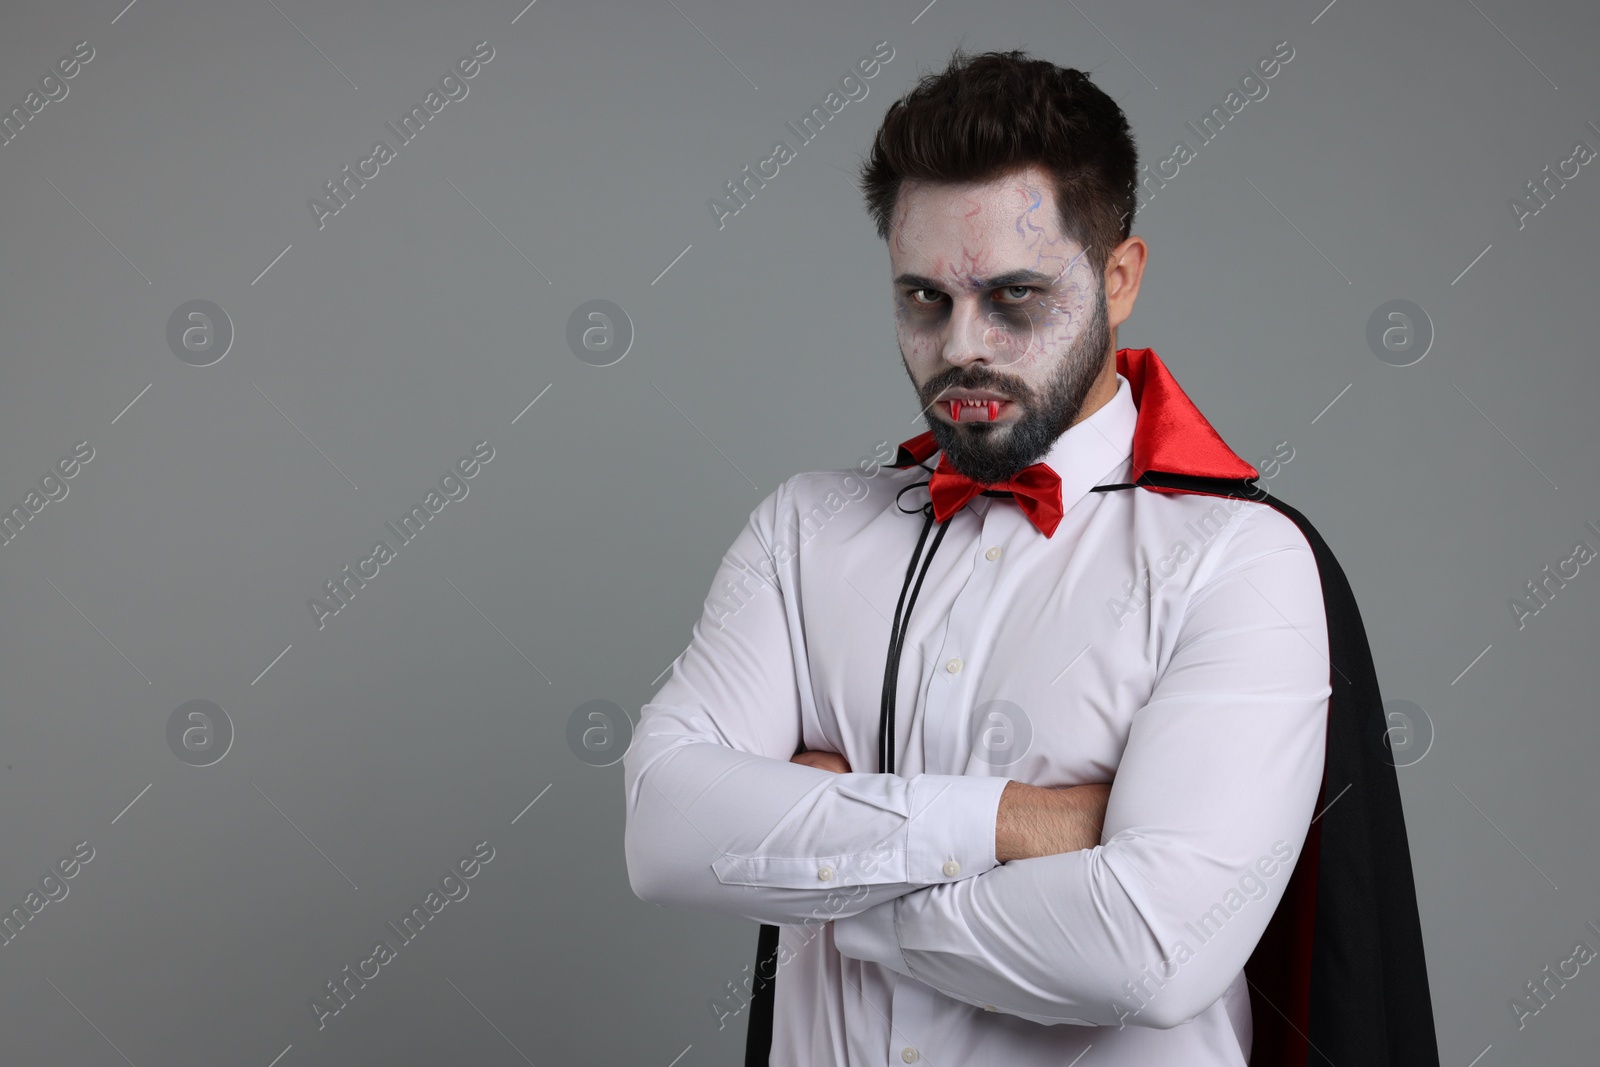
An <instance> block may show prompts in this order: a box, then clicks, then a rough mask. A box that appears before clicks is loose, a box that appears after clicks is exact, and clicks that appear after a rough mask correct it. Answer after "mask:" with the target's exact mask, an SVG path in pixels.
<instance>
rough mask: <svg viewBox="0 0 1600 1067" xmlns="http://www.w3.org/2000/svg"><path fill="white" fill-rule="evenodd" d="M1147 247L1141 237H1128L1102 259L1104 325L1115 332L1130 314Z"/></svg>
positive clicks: (1137, 290)
mask: <svg viewBox="0 0 1600 1067" xmlns="http://www.w3.org/2000/svg"><path fill="white" fill-rule="evenodd" d="M1149 252H1150V247H1149V246H1148V245H1146V244H1145V243H1144V238H1142V237H1139V236H1130V237H1129V238H1128V239H1127V240H1126V241H1123V242H1122V243H1121V244H1119V245H1117V247H1115V248H1113V249H1112V250H1111V252H1110V254H1109V255H1107V256H1106V273H1105V280H1104V283H1105V291H1106V325H1107V326H1108V327H1109V328H1111V329H1113V330H1115V329H1116V328H1117V327H1118V326H1120V325H1122V323H1123V322H1125V321H1127V318H1128V316H1129V315H1131V314H1133V302H1134V301H1135V300H1137V299H1138V298H1139V282H1140V281H1141V280H1142V279H1143V278H1144V264H1145V257H1146V256H1147V255H1148V254H1149Z"/></svg>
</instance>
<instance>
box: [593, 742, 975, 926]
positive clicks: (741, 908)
mask: <svg viewBox="0 0 1600 1067" xmlns="http://www.w3.org/2000/svg"><path fill="white" fill-rule="evenodd" d="M624 763H625V772H626V777H627V786H628V808H627V825H626V831H625V851H626V856H627V863H628V875H629V881H630V883H631V884H632V886H633V890H634V892H635V894H637V895H638V896H639V897H640V898H641V899H643V900H647V901H650V902H652V903H658V904H664V905H669V906H681V907H688V908H693V909H697V910H702V911H708V912H714V913H720V914H728V915H738V916H741V917H744V918H748V919H752V920H755V921H758V922H769V923H775V924H794V923H801V922H805V921H806V920H808V919H812V918H815V917H817V916H819V915H820V916H822V917H824V918H833V917H839V916H846V915H852V914H855V913H857V912H859V911H861V910H862V909H864V908H868V907H871V906H873V905H875V904H877V903H880V902H884V901H889V900H892V899H894V898H896V897H898V896H902V895H904V894H906V893H910V892H913V891H915V890H917V889H921V888H925V887H927V886H930V885H936V884H943V883H950V882H953V881H957V880H962V879H970V878H972V877H973V876H975V875H977V874H981V873H982V872H984V871H987V870H990V869H992V868H993V867H994V866H995V864H996V860H995V855H994V844H995V842H994V826H995V819H996V814H997V809H998V806H999V797H1000V792H1001V790H1002V789H1004V787H1005V783H1006V781H1007V780H1006V779H1003V778H987V777H980V776H967V775H933V774H923V775H915V776H912V777H909V778H902V777H900V776H898V775H892V774H854V773H846V774H834V773H831V772H828V771H824V770H819V769H817V768H815V767H808V766H801V765H799V764H795V763H791V762H788V761H784V760H778V759H773V758H769V757H765V756H760V755H756V754H752V753H748V752H740V751H737V750H734V749H731V748H729V747H727V746H725V745H720V744H715V743H711V742H699V741H694V740H686V739H685V738H683V737H681V736H679V737H676V738H669V737H665V736H662V734H661V733H660V732H659V731H658V732H657V733H656V734H655V736H650V735H648V734H647V733H645V732H643V727H642V725H641V733H640V736H639V737H637V738H636V739H635V742H634V745H633V746H632V747H631V748H630V749H629V751H628V754H627V756H626V758H625V760H624ZM841 895H844V897H845V898H846V899H845V900H844V903H843V904H841V903H840V901H841Z"/></svg>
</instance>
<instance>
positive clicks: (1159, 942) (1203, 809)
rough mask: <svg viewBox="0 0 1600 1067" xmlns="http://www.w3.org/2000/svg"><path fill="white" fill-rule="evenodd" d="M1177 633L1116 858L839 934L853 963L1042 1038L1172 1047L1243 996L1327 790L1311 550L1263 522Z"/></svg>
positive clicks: (943, 894) (1225, 561)
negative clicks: (1215, 1009)
mask: <svg viewBox="0 0 1600 1067" xmlns="http://www.w3.org/2000/svg"><path fill="white" fill-rule="evenodd" d="M1167 621H1168V622H1169V623H1171V624H1176V625H1178V626H1179V630H1178V636H1177V638H1176V642H1175V644H1174V646H1173V651H1172V654H1171V657H1170V660H1169V661H1168V662H1167V663H1166V665H1165V666H1164V668H1163V669H1162V671H1161V673H1160V676H1159V680H1158V681H1157V683H1156V685H1155V688H1154V690H1153V692H1152V693H1151V696H1150V698H1149V700H1148V701H1147V703H1146V704H1145V706H1144V707H1142V708H1141V709H1140V710H1139V711H1138V712H1136V713H1135V715H1134V718H1133V721H1132V725H1131V728H1130V732H1129V735H1128V739H1127V744H1126V747H1125V749H1124V751H1123V754H1122V759H1121V761H1120V763H1119V764H1118V766H1117V769H1116V772H1115V776H1114V780H1113V783H1112V789H1111V794H1110V799H1109V802H1108V805H1107V808H1106V819H1105V823H1104V826H1103V830H1102V842H1103V843H1102V844H1101V845H1099V846H1097V847H1095V848H1091V849H1085V850H1081V851H1076V852H1070V853H1063V854H1059V855H1054V856H1043V857H1036V858H1031V859H1025V860H1017V861H1013V862H1010V863H1007V864H1004V865H1001V866H998V867H996V868H994V869H993V870H990V871H989V872H987V873H985V874H983V875H981V876H980V877H977V878H971V879H965V880H962V881H959V882H956V883H954V884H950V885H938V886H932V887H929V888H926V889H923V890H919V891H917V892H914V893H911V894H908V895H902V896H900V897H898V898H897V899H894V900H890V901H887V902H885V903H875V904H873V905H871V906H870V907H868V908H866V909H864V910H862V911H860V912H859V913H857V914H856V915H854V916H852V917H845V918H841V919H839V920H836V921H835V923H834V943H835V946H836V947H837V948H838V949H839V951H840V952H841V953H843V954H845V955H847V956H852V957H855V958H858V959H865V960H870V961H873V962H876V963H880V964H882V965H884V966H886V967H889V968H892V969H894V970H896V971H898V972H900V973H902V974H905V975H908V976H910V977H913V978H915V979H916V980H917V981H919V982H922V983H925V984H927V985H929V986H932V987H933V988H935V989H937V990H939V991H940V992H942V993H944V994H945V995H947V996H950V997H952V998H955V999H957V1000H961V1001H964V1002H966V1003H969V1004H973V1005H981V1006H983V1007H985V1008H989V1009H990V1010H998V1011H1002V1012H1006V1013H1010V1014H1013V1015H1017V1016H1020V1017H1022V1018H1025V1019H1029V1020H1031V1021H1033V1022H1037V1023H1045V1024H1054V1023H1080V1024H1085V1025H1109V1026H1122V1025H1136V1026H1147V1027H1157V1028H1168V1027H1172V1026H1176V1025H1178V1024H1180V1023H1182V1022H1185V1021H1187V1020H1188V1019H1191V1018H1193V1017H1194V1016H1196V1015H1198V1014H1199V1013H1200V1012H1202V1011H1203V1010H1205V1009H1206V1008H1207V1007H1209V1006H1210V1005H1211V1004H1213V1003H1215V1002H1216V1001H1217V1000H1218V999H1219V998H1220V997H1221V996H1222V995H1223V994H1224V992H1226V990H1227V988H1228V986H1229V985H1230V984H1231V983H1232V982H1233V981H1235V980H1236V979H1237V977H1238V975H1239V972H1240V971H1241V970H1242V969H1243V967H1244V964H1245V961H1246V960H1247V959H1248V958H1249V956H1250V954H1251V952H1252V951H1253V950H1254V948H1255V946H1256V943H1257V942H1258V941H1259V940H1260V937H1261V934H1262V933H1263V931H1264V930H1265V929H1266V926H1267V923H1268V921H1269V920H1270V919H1271V917H1272V915H1273V912H1274V911H1275V910H1276V908H1277V906H1278V902H1279V900H1280V899H1281V898H1282V896H1283V893H1284V890H1285V888H1286V885H1287V883H1288V879H1289V874H1290V873H1291V872H1292V870H1293V869H1294V861H1295V860H1296V859H1298V856H1299V851H1300V846H1301V845H1302V843H1303V842H1304V840H1305V836H1306V833H1307V831H1308V829H1309V826H1310V823H1311V819H1312V816H1313V814H1314V812H1313V808H1314V805H1315V804H1316V802H1317V799H1318V794H1319V790H1320V786H1321V780H1322V770H1323V758H1324V749H1325V743H1326V733H1325V731H1326V715H1327V700H1328V697H1329V695H1330V692H1331V689H1330V686H1329V684H1328V678H1329V669H1330V667H1329V662H1328V658H1327V647H1328V645H1327V623H1326V618H1325V616H1324V610H1323V604H1322V590H1321V584H1320V580H1319V577H1318V572H1317V568H1316V563H1315V560H1314V558H1313V556H1312V554H1311V551H1310V548H1309V546H1307V545H1306V543H1305V541H1304V539H1303V537H1301V535H1300V534H1299V532H1298V530H1296V529H1295V528H1294V527H1293V526H1292V524H1290V523H1289V522H1288V520H1287V519H1285V518H1283V516H1280V515H1278V514H1277V513H1276V512H1272V511H1270V510H1269V509H1267V508H1265V507H1259V508H1253V509H1252V511H1251V514H1250V515H1248V516H1247V517H1245V518H1244V519H1243V520H1242V521H1241V522H1240V524H1239V526H1238V528H1237V529H1236V530H1235V534H1234V537H1233V538H1232V540H1231V541H1230V542H1229V544H1228V545H1227V549H1226V551H1225V552H1224V553H1223V554H1222V556H1221V558H1220V559H1219V560H1218V562H1217V564H1216V566H1215V569H1214V570H1212V572H1211V574H1210V576H1209V577H1208V578H1206V579H1204V580H1198V579H1197V587H1196V588H1195V590H1194V591H1193V593H1192V595H1191V596H1190V598H1189V600H1188V603H1187V606H1186V608H1185V610H1184V612H1183V617H1182V619H1181V620H1178V619H1172V620H1167ZM1330 787H1331V789H1332V790H1334V791H1337V789H1338V788H1339V784H1338V783H1330Z"/></svg>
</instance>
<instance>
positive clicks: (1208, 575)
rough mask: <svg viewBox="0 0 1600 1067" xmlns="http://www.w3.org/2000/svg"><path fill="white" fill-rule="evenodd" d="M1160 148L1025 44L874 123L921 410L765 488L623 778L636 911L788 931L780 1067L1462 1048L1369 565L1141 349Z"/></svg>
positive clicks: (1426, 1055)
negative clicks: (1283, 500) (1282, 489)
mask: <svg viewBox="0 0 1600 1067" xmlns="http://www.w3.org/2000/svg"><path fill="white" fill-rule="evenodd" d="M1135 166H1136V156H1135V151H1134V147H1133V144H1132V141H1131V139H1130V138H1129V134H1128V127H1127V123H1126V120H1125V119H1124V117H1123V115H1122V112H1121V111H1120V109H1118V107H1117V106H1116V104H1115V103H1114V102H1113V101H1111V100H1110V99H1109V98H1108V97H1106V96H1105V94H1104V93H1102V92H1101V91H1100V90H1098V89H1097V88H1095V87H1094V86H1093V85H1092V84H1091V83H1090V82H1089V80H1088V79H1087V77H1085V76H1084V75H1083V74H1082V73H1080V72H1078V71H1076V70H1063V69H1061V68H1058V67H1056V66H1054V65H1052V64H1050V63H1047V62H1043V61H1039V60H1032V59H1029V58H1027V57H1026V56H1025V55H1023V54H1022V53H1017V52H1012V53H1004V54H997V53H990V54H986V55H982V56H978V57H975V58H970V59H968V58H966V57H963V56H962V55H961V54H960V53H959V52H958V53H957V55H956V58H955V60H954V61H953V62H952V64H951V66H950V68H949V69H948V70H946V71H945V72H943V73H942V74H939V75H930V76H928V77H926V78H924V79H923V81H922V83H921V84H919V85H918V86H917V87H916V88H915V89H914V90H913V91H912V92H911V93H909V94H908V95H907V96H906V97H905V98H904V99H902V100H900V101H898V102H896V103H895V104H894V105H893V106H891V108H890V110H889V113H888V115H887V117H886V118H885V121H884V123H883V126H882V128H881V129H880V130H879V132H878V135H877V138H876V141H875V143H874V147H873V152H872V155H871V157H870V159H869V160H868V162H867V164H866V165H865V167H864V168H863V173H862V185H863V188H864V191H865V193H866V197H867V202H868V207H869V210H870V211H871V213H872V214H873V216H874V218H875V220H876V222H877V226H878V231H879V234H880V236H882V237H884V238H885V239H886V240H887V241H888V247H889V261H890V273H891V277H892V278H893V285H894V308H895V320H896V330H897V334H898V339H899V346H900V353H901V358H902V361H903V363H904V366H905V368H906V371H907V373H908V374H909V375H910V377H911V380H912V383H913V385H914V386H915V387H916V390H917V394H918V397H919V399H920V401H921V402H922V404H923V405H924V406H925V416H926V418H927V421H928V426H929V430H928V431H927V432H926V433H923V434H919V435H918V436H917V437H914V438H911V439H910V440H908V441H905V442H903V443H902V444H901V445H900V447H899V450H898V452H897V454H896V456H895V462H894V463H892V464H891V465H890V466H889V467H888V468H887V469H880V467H879V465H878V464H877V463H876V462H873V463H866V462H864V463H863V464H862V465H861V468H860V473H859V474H858V473H857V472H856V471H854V470H852V471H847V472H840V471H819V472H809V473H804V474H799V475H796V476H794V477H792V478H790V479H789V480H788V481H786V482H785V483H784V484H783V485H782V486H780V487H779V488H778V489H777V490H776V491H775V492H773V493H772V494H770V495H769V496H768V497H767V498H766V499H765V500H763V501H762V502H761V504H760V505H758V506H757V507H756V509H755V510H754V512H752V514H751V516H750V520H749V522H748V523H747V524H746V526H745V528H744V530H743V532H741V533H740V535H739V536H738V538H737V539H736V540H735V541H734V543H733V546H732V547H731V548H730V549H729V551H728V553H727V554H726V555H725V556H724V558H723V560H722V563H721V566H720V567H719V569H718V572H717V575H716V578H715V579H714V581H713V586H712V593H711V596H710V597H709V598H708V599H707V602H706V607H705V611H704V613H703V615H702V617H701V618H700V620H699V622H698V623H697V624H696V626H695V629H694V634H693V639H692V641H691V642H690V644H689V646H688V648H687V649H685V650H684V652H683V654H682V655H680V656H679V658H678V659H677V661H675V663H674V665H673V673H672V676H671V678H670V679H669V680H668V681H667V682H666V683H665V684H664V685H663V686H662V687H661V690H660V691H659V692H658V693H657V694H656V696H655V699H654V700H653V701H652V702H651V703H649V704H647V705H646V706H645V708H644V709H643V714H642V718H641V722H640V724H639V728H638V730H637V732H636V736H635V738H634V741H633V743H632V746H631V747H630V748H629V750H628V752H627V755H626V757H625V759H624V770H625V784H626V788H627V831H626V854H627V862H628V872H629V879H630V883H631V885H632V887H633V890H634V892H635V893H636V894H637V895H638V896H639V897H641V898H642V899H644V900H648V901H652V902H655V903H659V904H663V905H669V906H683V907H691V908H697V909H702V910H706V911H714V912H719V913H722V914H728V915H738V916H742V917H745V918H748V919H751V920H755V921H758V922H760V923H762V924H763V927H762V937H761V944H760V946H759V953H758V961H757V968H756V976H755V994H756V995H755V998H754V1001H753V1003H752V1018H751V1020H750V1024H749V1025H750V1030H749V1045H748V1052H747V1055H748V1059H747V1063H750V1064H769V1063H770V1064H772V1065H774V1067H776V1065H799V1064H804V1065H819V1064H840V1065H850V1067H857V1065H863V1064H879V1065H882V1064H890V1063H916V1062H919V1061H921V1060H923V1059H926V1061H927V1062H928V1063H930V1064H936V1065H941V1067H943V1065H953V1064H960V1065H966V1064H1003V1065H1008V1067H1033V1065H1041V1067H1042V1065H1044V1064H1053V1065H1062V1064H1069V1063H1076V1062H1078V1057H1080V1056H1082V1055H1084V1053H1085V1052H1087V1051H1088V1050H1089V1049H1090V1048H1093V1049H1094V1054H1093V1057H1092V1059H1091V1060H1086V1061H1085V1063H1086V1064H1088V1063H1092V1064H1093V1065H1094V1067H1121V1065H1128V1067H1132V1065H1140V1067H1144V1065H1151V1064H1183V1065H1185V1067H1222V1065H1229V1067H1241V1065H1245V1064H1250V1063H1254V1064H1257V1065H1260V1064H1266V1063H1271V1064H1290V1063H1293V1064H1296V1065H1297V1067H1298V1065H1302V1064H1306V1063H1308V1062H1314V1063H1321V1062H1324V1060H1327V1061H1329V1062H1333V1063H1337V1064H1339V1065H1340V1067H1345V1065H1347V1064H1348V1065H1351V1067H1354V1065H1356V1064H1360V1065H1361V1067H1372V1065H1375V1064H1377V1065H1382V1064H1394V1065H1400V1064H1404V1065H1406V1067H1411V1065H1414V1064H1436V1063H1437V1062H1438V1054H1437V1049H1436V1047H1435V1041H1434V1033H1433V1024H1432V1015H1431V1004H1430V1001H1429V997H1428V990H1427V976H1426V970H1425V967H1424V965H1423V960H1422V945H1421V938H1420V934H1419V932H1418V924H1417V917H1416V906H1415V898H1414V891H1413V888H1412V881H1411V871H1410V865H1409V860H1408V858H1407V856H1406V851H1405V850H1406V845H1405V831H1404V823H1403V820H1402V817H1401V812H1400V807H1399V795H1398V791H1397V789H1396V787H1395V782H1394V771H1393V767H1392V765H1390V764H1388V763H1385V762H1384V759H1383V755H1384V753H1385V751H1386V750H1385V749H1384V748H1383V745H1382V740H1381V735H1382V733H1383V725H1384V724H1383V718H1382V712H1381V701H1380V700H1379V698H1378V695H1377V689H1376V682H1375V680H1374V678H1373V676H1372V666H1371V657H1370V654H1369V653H1368V651H1367V648H1366V643H1365V637H1364V635H1363V633H1362V631H1361V626H1360V621H1359V617H1358V616H1357V614H1356V612H1355V607H1354V602H1353V600H1352V599H1351V598H1350V595H1349V587H1348V585H1347V584H1346V583H1345V582H1344V578H1343V576H1342V574H1340V573H1339V571H1338V565H1337V563H1336V562H1335V561H1334V560H1333V558H1332V556H1331V554H1329V553H1328V552H1327V549H1326V546H1325V545H1324V544H1323V543H1322V541H1321V538H1320V537H1318V536H1317V535H1316V533H1315V531H1314V530H1312V529H1311V528H1310V526H1309V524H1306V523H1305V521H1304V519H1303V518H1301V517H1300V516H1299V515H1298V513H1295V512H1293V511H1292V510H1290V509H1288V508H1287V507H1285V506H1284V505H1282V504H1280V503H1278V502H1277V501H1275V500H1273V499H1272V498H1271V497H1269V496H1268V495H1267V494H1266V493H1265V492H1264V491H1262V490H1261V489H1259V488H1258V487H1257V486H1256V485H1255V484H1254V481H1253V480H1254V479H1255V478H1257V477H1258V471H1257V470H1256V468H1254V467H1252V466H1251V465H1250V464H1248V463H1246V462H1245V461H1243V460H1242V459H1240V458H1239V457H1238V456H1237V455H1235V454H1234V453H1233V452H1232V450H1230V449H1229V448H1228V446H1227V445H1226V444H1224V443H1223V441H1222V439H1221V438H1220V437H1219V436H1218V435H1217V434H1216V432H1215V431H1214V430H1213V429H1212V428H1211V426H1210V425H1209V424H1208V423H1207V422H1206V420H1205V419H1204V417H1203V416H1201V414H1200V413H1199V411H1198V410H1196V409H1195V407H1194V406H1193V404H1192V403H1191V402H1190V401H1189V400H1188V398H1187V397H1186V396H1185V395H1184V393H1183V391H1182V390H1181V389H1179V388H1178V386H1177V383H1176V381H1175V380H1174V379H1173V378H1172V376H1171V375H1170V373H1169V372H1168V371H1167V370H1166V368H1165V366H1164V365H1163V364H1162V362H1161V361H1160V360H1159V359H1158V358H1157V357H1156V355H1155V353H1154V352H1152V351H1150V350H1149V349H1143V350H1126V349H1124V350H1118V349H1117V347H1116V330H1117V327H1118V326H1120V325H1121V324H1122V323H1123V322H1124V321H1126V320H1127V318H1128V316H1129V315H1130V314H1131V313H1132V310H1133V305H1134V301H1135V300H1136V298H1137V297H1138V294H1139V288H1140V283H1141V281H1142V279H1143V274H1144V267H1145V263H1146V258H1147V252H1148V249H1147V246H1146V244H1145V242H1144V241H1143V240H1142V239H1141V238H1139V237H1137V236H1133V235H1132V234H1131V232H1130V231H1131V224H1132V216H1133V207H1134V199H1133V196H1134V185H1133V182H1134V173H1135ZM935 452H938V453H939V457H938V460H937V461H936V462H935V461H934V460H933V455H934V453H935ZM919 517H920V521H919ZM935 525H937V529H936V530H935V529H934V527H935ZM875 702H876V705H877V707H876V713H874V703H875ZM1336 794H1337V795H1336ZM1335 801H1338V803H1337V804H1336V803H1334V802H1335ZM1319 860H1320V862H1319Z"/></svg>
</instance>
